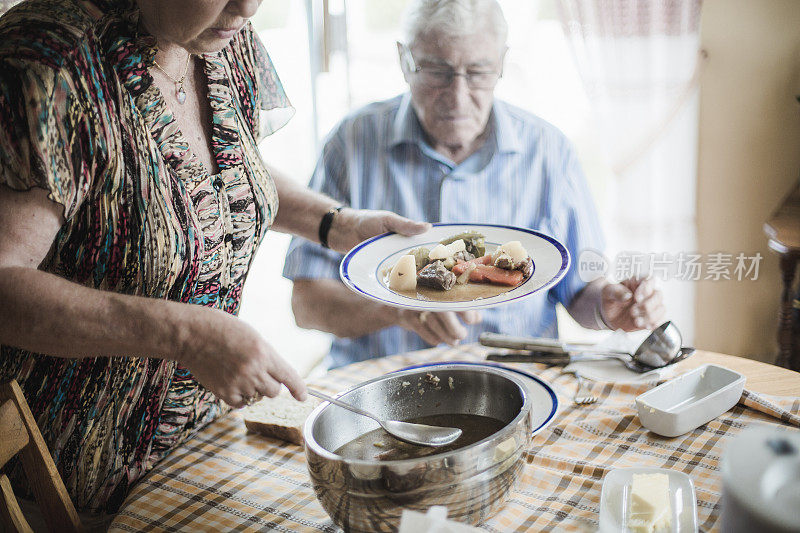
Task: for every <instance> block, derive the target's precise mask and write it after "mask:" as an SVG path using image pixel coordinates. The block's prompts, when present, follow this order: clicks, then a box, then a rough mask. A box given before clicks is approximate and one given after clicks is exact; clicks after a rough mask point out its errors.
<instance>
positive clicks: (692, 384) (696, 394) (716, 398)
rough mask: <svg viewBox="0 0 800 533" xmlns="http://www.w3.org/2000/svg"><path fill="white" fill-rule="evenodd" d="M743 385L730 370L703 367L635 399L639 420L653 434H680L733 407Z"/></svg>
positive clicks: (738, 374) (739, 375)
mask: <svg viewBox="0 0 800 533" xmlns="http://www.w3.org/2000/svg"><path fill="white" fill-rule="evenodd" d="M744 382H745V377H744V376H743V375H742V374H740V373H738V372H734V371H733V370H731V369H729V368H725V367H722V366H717V365H703V366H701V367H700V368H696V369H694V370H692V371H690V372H687V373H685V374H683V375H681V376H678V377H676V378H674V379H671V380H669V381H667V382H666V383H662V384H661V385H659V386H658V387H655V388H654V389H651V390H649V391H647V392H645V393H644V394H640V395H639V396H637V397H636V409H637V411H638V412H639V420H640V421H641V423H642V425H643V426H644V427H646V428H647V429H649V430H650V431H652V432H653V433H658V434H659V435H663V436H665V437H677V436H678V435H683V434H684V433H688V432H689V431H692V430H693V429H695V428H698V427H700V426H702V425H703V424H705V423H707V422H709V421H711V420H713V419H715V418H716V417H718V416H719V415H721V414H722V413H724V412H725V411H727V410H728V409H730V408H731V407H733V406H734V405H736V404H737V402H738V401H739V398H740V397H741V396H742V390H744Z"/></svg>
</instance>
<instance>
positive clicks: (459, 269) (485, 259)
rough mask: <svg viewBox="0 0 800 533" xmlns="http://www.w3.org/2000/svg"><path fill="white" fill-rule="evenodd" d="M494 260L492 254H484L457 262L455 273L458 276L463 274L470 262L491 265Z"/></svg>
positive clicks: (454, 268) (454, 267)
mask: <svg viewBox="0 0 800 533" xmlns="http://www.w3.org/2000/svg"><path fill="white" fill-rule="evenodd" d="M492 261H493V259H492V256H491V255H484V256H481V257H476V258H475V259H470V260H469V261H462V262H461V263H456V264H455V265H454V266H453V274H455V275H456V276H460V275H461V274H463V273H464V271H465V270H466V269H467V266H468V265H467V264H468V263H472V264H475V265H491V264H492Z"/></svg>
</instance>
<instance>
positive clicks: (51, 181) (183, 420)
mask: <svg viewBox="0 0 800 533" xmlns="http://www.w3.org/2000/svg"><path fill="white" fill-rule="evenodd" d="M138 27H139V21H138V11H137V9H136V7H135V3H134V1H133V0H93V1H79V0H32V1H27V2H23V3H21V4H19V5H17V6H16V7H14V8H12V9H11V10H10V11H9V12H8V13H6V14H5V15H4V16H3V17H2V18H0V124H2V127H1V128H0V183H2V184H5V185H7V186H9V187H11V188H13V189H16V190H28V189H30V188H32V187H39V188H43V189H45V190H47V191H49V196H50V198H51V199H52V200H53V201H55V202H57V203H59V204H61V205H62V206H63V207H64V216H65V218H66V223H65V224H64V226H63V227H62V228H61V230H60V231H59V232H58V234H57V236H56V238H55V242H54V243H53V246H52V248H51V250H50V252H49V254H48V256H47V258H46V259H45V261H44V262H43V263H42V265H41V266H40V267H39V268H40V269H41V270H44V271H46V272H50V273H53V274H56V275H58V276H61V277H63V278H66V279H68V280H71V281H73V282H76V283H80V284H82V285H85V286H88V287H93V288H96V289H100V290H104V291H113V292H117V293H124V294H132V295H139V296H145V297H149V298H161V299H168V300H174V301H178V302H185V303H187V304H194V305H203V306H208V307H215V308H219V309H223V310H225V311H227V312H229V313H234V314H235V313H237V312H238V310H239V304H240V299H241V295H242V285H243V283H244V280H245V277H246V275H247V271H248V268H249V267H250V263H251V261H252V259H253V256H254V254H255V252H256V249H257V247H258V245H259V243H260V242H261V240H262V238H263V237H264V234H265V232H266V231H267V229H268V228H269V226H270V224H271V223H272V222H273V220H274V218H275V214H276V212H277V208H278V197H277V193H276V190H275V186H274V184H273V182H272V179H271V177H270V176H269V174H268V173H267V169H266V168H265V166H264V164H263V162H262V160H261V159H260V156H259V153H258V150H257V147H256V143H257V141H258V140H259V139H260V138H262V137H263V136H264V135H268V134H270V133H272V132H273V131H274V130H276V129H277V128H279V127H280V126H282V125H283V124H284V123H285V122H286V120H288V117H289V116H291V112H292V109H291V106H290V104H289V102H288V100H287V99H286V96H285V94H284V92H283V89H282V86H281V84H280V81H279V80H278V77H277V75H276V73H275V71H274V69H273V66H272V63H271V62H270V59H269V57H268V55H267V53H266V51H265V50H264V48H263V46H262V45H261V43H260V41H259V40H258V38H257V36H256V35H255V33H254V31H253V29H252V28H251V27H250V25H249V24H248V25H247V26H246V27H245V28H244V29H243V30H242V31H241V32H239V34H238V35H237V36H236V37H234V38H233V40H232V41H231V43H230V44H229V45H228V47H226V48H225V49H224V50H222V51H221V52H219V53H213V54H206V55H204V56H202V58H201V60H202V61H203V63H204V69H205V74H206V77H207V81H208V97H209V99H210V105H211V109H212V113H213V139H212V149H213V154H214V156H215V158H216V163H217V166H218V168H219V173H218V174H215V175H209V173H208V172H207V171H206V170H205V167H204V166H203V165H202V164H201V163H200V161H199V160H198V159H197V157H196V156H195V155H193V154H192V152H191V151H190V149H189V147H188V144H187V142H186V140H185V138H184V137H183V135H182V134H181V132H180V131H179V129H178V127H177V123H176V120H175V117H174V116H173V110H171V109H169V108H168V107H167V106H166V104H165V102H164V99H163V98H162V96H161V93H160V91H159V89H158V88H157V87H156V85H155V84H154V83H153V79H152V77H151V76H150V74H149V72H148V66H150V65H151V64H152V61H153V57H154V54H155V48H154V40H153V38H152V37H151V36H143V35H140V33H139V32H138V31H137V28H138ZM109 326H110V327H113V325H109ZM11 378H15V379H16V380H17V381H18V382H19V383H20V385H21V387H22V389H23V391H24V393H25V397H26V399H27V401H28V403H29V404H30V407H31V410H32V411H33V414H34V416H35V417H36V420H37V423H38V425H39V428H40V429H41V431H42V434H43V435H44V438H45V440H46V442H47V444H48V446H49V448H50V452H51V454H52V456H53V459H54V460H55V462H56V465H57V466H58V469H59V471H60V473H61V476H62V478H63V479H64V482H65V484H66V486H67V489H68V491H69V493H70V495H71V496H72V499H73V501H74V502H75V505H76V507H78V508H79V509H82V510H94V511H114V510H116V509H117V508H118V507H119V505H120V504H121V503H122V501H123V499H124V498H125V496H126V494H127V492H128V490H129V488H130V487H131V485H132V484H133V483H134V482H135V481H136V480H137V479H139V478H140V477H141V476H142V475H143V474H145V473H146V472H147V471H148V470H149V469H150V468H152V467H153V465H154V464H155V463H156V462H158V461H159V460H160V459H162V458H163V457H164V456H165V455H166V454H167V453H168V452H169V451H170V450H171V449H173V448H174V447H176V446H177V445H179V444H180V443H181V442H183V441H184V440H185V439H186V438H187V437H188V436H190V435H191V434H192V433H193V432H195V431H197V430H198V429H199V428H201V427H202V426H204V425H205V424H207V423H208V422H210V421H212V420H213V419H215V418H216V417H218V416H219V415H220V414H222V413H223V412H224V411H225V409H226V407H225V405H224V404H223V403H222V402H220V401H219V400H218V399H217V398H216V397H214V395H213V394H211V393H210V392H209V391H207V390H205V389H204V388H203V387H202V386H201V385H199V384H198V383H197V382H196V381H195V380H194V379H193V377H192V375H191V373H190V372H189V371H188V370H187V369H185V368H182V367H181V366H180V365H179V364H177V363H176V362H174V361H167V360H161V359H155V358H153V359H150V358H128V357H115V356H114V354H108V357H98V358H85V359H64V358H55V357H49V356H46V355H42V354H37V353H31V352H27V351H24V350H20V349H17V348H14V347H10V346H2V353H1V354H0V382H1V381H6V380H8V379H11ZM16 470H17V471H16V475H12V477H15V478H19V477H20V474H19V471H18V470H19V467H17V469H16ZM21 485H22V484H20V486H21Z"/></svg>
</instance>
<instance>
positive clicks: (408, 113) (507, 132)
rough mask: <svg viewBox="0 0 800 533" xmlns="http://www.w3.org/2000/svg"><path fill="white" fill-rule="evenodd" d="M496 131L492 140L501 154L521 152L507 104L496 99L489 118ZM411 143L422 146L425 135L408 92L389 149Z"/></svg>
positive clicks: (393, 128) (401, 105)
mask: <svg viewBox="0 0 800 533" xmlns="http://www.w3.org/2000/svg"><path fill="white" fill-rule="evenodd" d="M489 121H490V122H492V124H493V127H494V131H493V134H492V138H493V139H494V142H495V143H496V146H497V151H498V152H500V153H513V152H519V151H520V150H521V148H520V142H519V139H518V138H517V136H516V135H514V130H513V127H512V124H511V117H510V116H509V112H508V109H507V106H506V104H505V103H503V102H500V101H498V100H497V99H495V101H494V103H493V104H492V114H491V115H490V117H489ZM489 142H492V141H489ZM404 143H411V144H417V145H419V146H422V145H423V144H425V135H424V132H423V131H422V125H421V124H420V123H419V119H418V118H417V114H416V112H415V111H414V107H413V106H412V105H411V93H410V92H407V93H405V94H404V95H403V96H402V97H401V98H400V106H399V108H398V109H397V114H396V115H395V118H394V124H393V125H392V136H391V138H390V139H389V148H390V149H391V148H394V147H395V146H398V145H400V144H404Z"/></svg>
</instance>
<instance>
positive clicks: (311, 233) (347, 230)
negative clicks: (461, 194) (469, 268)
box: [270, 169, 431, 252]
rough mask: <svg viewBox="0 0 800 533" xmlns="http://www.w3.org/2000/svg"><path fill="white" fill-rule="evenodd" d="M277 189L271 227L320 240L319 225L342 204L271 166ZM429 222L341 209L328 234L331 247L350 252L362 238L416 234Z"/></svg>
mask: <svg viewBox="0 0 800 533" xmlns="http://www.w3.org/2000/svg"><path fill="white" fill-rule="evenodd" d="M270 172H271V174H272V177H273V180H274V181H275V186H276V187H277V189H278V198H279V201H280V205H279V207H278V216H277V217H276V218H275V223H274V224H273V226H272V229H274V230H276V231H280V232H283V233H292V234H294V235H297V236H298V237H303V238H304V239H308V240H309V241H311V242H319V236H318V233H319V224H320V222H321V221H322V217H323V216H324V215H325V213H327V212H328V210H329V209H331V208H332V207H336V206H338V205H340V204H341V202H337V201H335V200H333V199H331V198H329V197H328V196H325V195H324V194H320V193H318V192H314V191H312V190H311V189H309V188H308V187H303V186H301V185H298V184H297V183H296V182H294V181H292V180H291V179H290V178H288V177H286V176H283V175H281V173H280V172H277V171H275V170H274V169H270ZM430 227H431V226H430V224H428V223H427V222H414V221H413V220H409V219H407V218H404V217H401V216H400V215H397V214H395V213H392V212H390V211H375V210H370V209H349V208H348V209H342V210H341V211H340V212H339V213H337V214H336V216H335V217H334V218H333V223H332V224H331V229H330V232H329V234H328V243H329V244H330V247H331V249H333V250H336V251H339V252H347V251H348V250H350V248H352V247H353V246H355V245H356V244H358V243H360V242H361V241H363V240H366V239H369V238H370V237H374V236H375V235H380V234H381V233H386V232H389V231H394V232H396V233H400V234H402V235H417V234H419V233H424V232H425V231H428V229H430Z"/></svg>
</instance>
